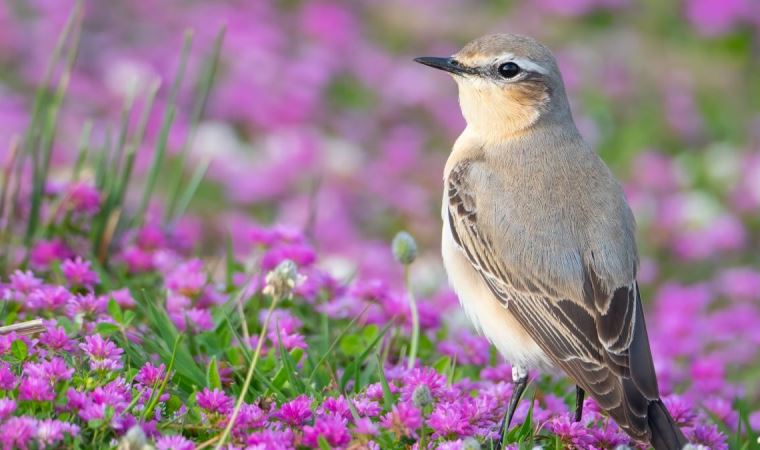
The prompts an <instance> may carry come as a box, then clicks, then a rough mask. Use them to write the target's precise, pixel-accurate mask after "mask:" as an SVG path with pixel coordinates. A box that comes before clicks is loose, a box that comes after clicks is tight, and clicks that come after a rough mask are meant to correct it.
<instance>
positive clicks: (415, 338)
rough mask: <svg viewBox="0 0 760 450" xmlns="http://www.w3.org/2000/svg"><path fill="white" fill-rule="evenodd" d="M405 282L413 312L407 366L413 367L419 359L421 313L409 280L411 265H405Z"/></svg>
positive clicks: (410, 307)
mask: <svg viewBox="0 0 760 450" xmlns="http://www.w3.org/2000/svg"><path fill="white" fill-rule="evenodd" d="M404 284H405V285H406V291H407V295H408V296H409V310H410V311H411V313H412V340H411V342H410V344H409V345H410V348H409V362H408V363H407V368H409V369H412V368H413V367H414V363H415V361H416V360H417V346H418V345H419V342H420V315H419V313H418V311H417V301H416V300H415V298H414V293H412V287H411V283H410V281H409V266H408V265H405V266H404Z"/></svg>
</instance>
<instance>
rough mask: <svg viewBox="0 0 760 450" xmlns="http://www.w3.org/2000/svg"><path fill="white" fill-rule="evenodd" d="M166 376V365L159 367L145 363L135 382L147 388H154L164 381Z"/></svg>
mask: <svg viewBox="0 0 760 450" xmlns="http://www.w3.org/2000/svg"><path fill="white" fill-rule="evenodd" d="M165 375H166V366H165V365H164V364H161V365H159V366H158V367H156V366H154V365H153V364H151V363H149V362H148V363H145V365H144V366H142V367H141V368H140V370H139V371H138V372H137V375H135V381H137V382H138V383H142V384H144V385H145V386H149V387H150V386H154V385H155V384H156V383H159V382H160V381H163V379H164V376H165Z"/></svg>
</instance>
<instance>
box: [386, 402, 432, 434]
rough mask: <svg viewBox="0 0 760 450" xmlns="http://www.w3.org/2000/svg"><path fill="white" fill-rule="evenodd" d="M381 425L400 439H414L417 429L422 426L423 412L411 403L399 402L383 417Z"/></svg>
mask: <svg viewBox="0 0 760 450" xmlns="http://www.w3.org/2000/svg"><path fill="white" fill-rule="evenodd" d="M380 425H382V426H383V427H385V428H387V429H388V430H390V431H392V432H393V433H395V434H396V436H398V437H403V436H410V437H414V436H416V434H417V429H419V428H420V427H421V426H422V412H420V410H419V409H417V407H415V406H414V405H412V404H411V403H408V402H399V403H397V404H395V405H394V406H393V409H392V410H391V412H389V413H388V414H386V415H385V416H383V418H382V420H381V421H380Z"/></svg>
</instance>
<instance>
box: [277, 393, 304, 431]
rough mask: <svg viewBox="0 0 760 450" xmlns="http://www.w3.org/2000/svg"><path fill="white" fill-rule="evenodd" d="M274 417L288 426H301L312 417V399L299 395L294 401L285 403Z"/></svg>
mask: <svg viewBox="0 0 760 450" xmlns="http://www.w3.org/2000/svg"><path fill="white" fill-rule="evenodd" d="M274 417H276V418H278V419H280V420H282V421H283V422H285V423H287V424H288V425H293V426H300V425H302V424H303V423H304V422H305V421H306V420H308V419H309V418H310V417H311V399H310V398H309V397H307V396H306V395H299V396H298V397H296V398H294V399H293V400H291V401H289V402H286V403H283V404H282V406H280V409H279V410H278V411H277V412H276V413H275V414H274Z"/></svg>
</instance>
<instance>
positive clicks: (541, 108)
mask: <svg viewBox="0 0 760 450" xmlns="http://www.w3.org/2000/svg"><path fill="white" fill-rule="evenodd" d="M415 61H417V62H418V63H421V64H424V65H426V66H430V67H433V68H436V69H440V70H444V71H446V72H449V73H450V74H451V75H452V76H453V77H454V80H456V82H457V85H458V86H459V103H460V105H461V108H462V114H463V115H464V118H465V120H466V121H467V124H468V126H469V127H472V128H474V129H475V130H476V131H478V132H479V133H488V134H491V135H494V134H499V135H500V136H498V137H504V136H505V135H510V134H517V133H520V132H523V131H525V130H527V129H529V128H530V127H532V126H533V125H535V124H536V123H538V122H539V120H542V119H546V120H560V121H563V120H567V119H568V118H569V115H570V111H569V107H568V103H567V98H566V95H565V88H564V84H563V83H562V76H561V75H560V73H559V69H558V67H557V63H556V61H555V59H554V56H553V55H552V53H551V51H550V50H549V49H548V48H546V47H545V46H544V45H542V44H541V43H539V42H538V41H536V40H535V39H532V38H529V37H525V36H519V35H514V34H492V35H488V36H484V37H481V38H479V39H476V40H474V41H472V42H470V43H469V44H467V45H465V46H464V48H463V49H462V50H460V51H459V52H457V53H456V54H454V55H452V56H450V57H443V58H439V57H421V58H416V59H415ZM494 137H497V136H494Z"/></svg>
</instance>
